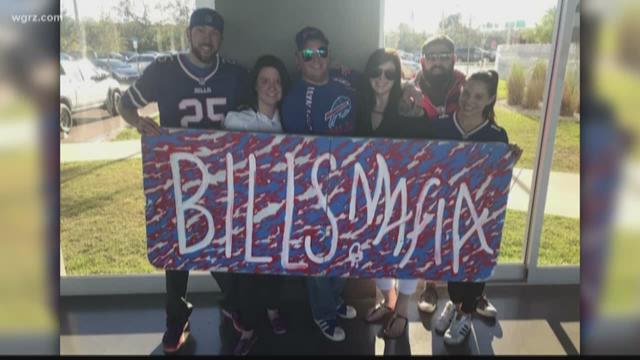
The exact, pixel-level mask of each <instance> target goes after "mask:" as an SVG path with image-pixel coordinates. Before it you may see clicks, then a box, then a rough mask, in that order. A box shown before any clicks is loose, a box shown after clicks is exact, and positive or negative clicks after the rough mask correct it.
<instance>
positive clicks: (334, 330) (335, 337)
mask: <svg viewBox="0 0 640 360" xmlns="http://www.w3.org/2000/svg"><path fill="white" fill-rule="evenodd" d="M313 321H314V322H315V323H316V325H318V327H319V328H320V331H322V334H323V335H324V336H325V337H326V338H327V339H329V340H331V341H343V340H344V339H345V338H346V337H347V336H346V334H345V332H344V329H342V328H341V327H340V326H338V322H337V321H336V320H316V319H313Z"/></svg>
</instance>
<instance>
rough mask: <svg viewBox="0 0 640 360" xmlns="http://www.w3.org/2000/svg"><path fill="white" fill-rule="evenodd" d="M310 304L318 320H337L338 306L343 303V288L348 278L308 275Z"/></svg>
mask: <svg viewBox="0 0 640 360" xmlns="http://www.w3.org/2000/svg"><path fill="white" fill-rule="evenodd" d="M306 281H307V289H308V290H309V305H310V306H311V314H312V315H313V318H314V319H316V320H335V319H336V318H337V316H338V315H337V312H336V310H337V309H338V306H340V305H342V303H343V300H342V297H341V295H342V290H343V289H344V286H345V285H346V284H347V279H346V278H340V277H315V276H310V277H307V279H306Z"/></svg>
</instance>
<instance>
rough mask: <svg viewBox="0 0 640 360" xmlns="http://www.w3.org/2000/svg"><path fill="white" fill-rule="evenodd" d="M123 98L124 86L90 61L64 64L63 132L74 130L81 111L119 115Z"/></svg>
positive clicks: (68, 61) (61, 74) (62, 76)
mask: <svg viewBox="0 0 640 360" xmlns="http://www.w3.org/2000/svg"><path fill="white" fill-rule="evenodd" d="M120 94H121V90H120V84H119V83H118V82H117V81H116V80H115V79H113V78H112V77H111V76H110V75H109V73H108V72H106V71H104V70H102V69H99V68H97V67H96V66H94V65H93V64H92V63H91V62H90V61H89V60H87V59H80V60H60V131H61V132H63V133H65V134H66V133H68V132H69V131H70V130H71V127H72V126H73V123H74V121H73V114H75V113H76V112H79V111H85V110H90V109H96V108H104V109H106V110H107V111H108V112H109V113H110V114H111V115H113V116H115V115H118V107H117V103H118V101H120Z"/></svg>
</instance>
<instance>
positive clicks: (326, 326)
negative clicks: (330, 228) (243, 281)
mask: <svg viewBox="0 0 640 360" xmlns="http://www.w3.org/2000/svg"><path fill="white" fill-rule="evenodd" d="M295 43H296V47H297V51H296V53H295V55H296V63H297V65H298V68H299V69H300V71H301V73H302V74H301V75H302V78H301V79H299V80H298V81H297V82H295V83H294V84H293V86H292V87H291V89H290V90H289V94H287V96H286V97H285V99H284V101H283V104H282V114H283V117H282V127H283V128H284V130H285V132H287V133H295V134H314V135H338V136H339V135H342V136H349V135H353V134H354V131H355V112H356V107H355V104H354V100H355V89H354V86H353V85H352V84H353V82H354V81H355V79H354V77H353V76H352V79H349V77H342V76H339V75H338V74H335V75H332V74H330V72H329V63H330V60H329V40H327V38H326V36H325V35H324V33H323V32H322V31H321V30H320V29H317V28H314V27H310V26H307V27H305V28H304V29H302V30H300V31H299V32H298V33H297V34H296V37H295ZM306 282H307V289H308V294H309V305H310V307H311V313H312V316H313V320H314V321H315V323H316V325H318V328H320V331H321V332H322V334H323V335H324V336H325V337H327V338H328V339H330V340H332V341H343V340H344V339H345V338H346V334H345V331H344V329H343V328H342V327H340V326H339V325H338V322H337V318H338V317H340V318H343V319H353V318H355V317H356V309H355V308H354V307H352V306H350V305H347V304H345V302H344V300H343V299H342V297H341V295H342V291H343V289H344V287H345V285H346V282H347V279H346V278H339V277H331V278H330V277H321V276H309V277H307V278H306Z"/></svg>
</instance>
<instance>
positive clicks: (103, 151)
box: [60, 140, 580, 218]
mask: <svg viewBox="0 0 640 360" xmlns="http://www.w3.org/2000/svg"><path fill="white" fill-rule="evenodd" d="M139 157H141V150H140V140H128V141H113V142H101V143H77V144H61V145H60V162H72V161H94V160H120V159H129V158H139ZM532 177H533V171H532V170H530V169H523V168H515V169H514V172H513V179H512V180H511V186H512V187H511V193H510V194H509V202H508V204H507V207H508V208H509V209H513V210H519V211H524V212H527V211H528V210H529V194H530V192H531V191H530V189H531V178H532ZM545 214H550V215H558V216H564V217H570V218H579V217H580V175H579V174H572V173H561V172H552V173H551V177H550V180H549V190H548V195H547V205H546V209H545Z"/></svg>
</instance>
